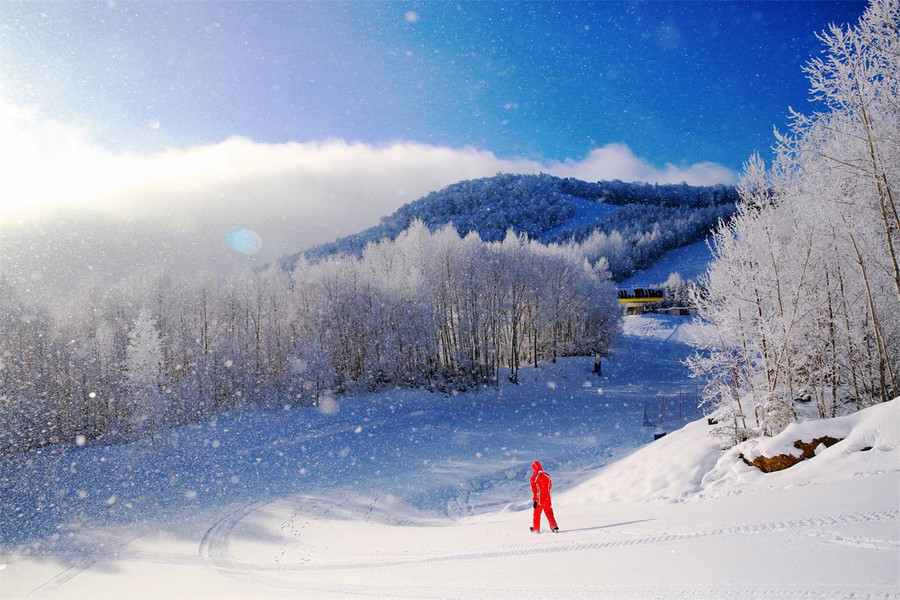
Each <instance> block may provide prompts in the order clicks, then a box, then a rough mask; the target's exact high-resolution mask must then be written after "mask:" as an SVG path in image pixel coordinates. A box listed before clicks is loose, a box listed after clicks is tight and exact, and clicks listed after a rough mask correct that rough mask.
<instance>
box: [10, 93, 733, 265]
mask: <svg viewBox="0 0 900 600" xmlns="http://www.w3.org/2000/svg"><path fill="white" fill-rule="evenodd" d="M0 140H3V143H2V144H0V164H3V165H4V171H5V175H4V178H3V180H2V181H0V274H2V273H3V272H17V271H18V272H21V271H23V270H24V271H27V272H30V273H39V272H40V271H39V270H38V268H37V266H38V265H40V266H41V267H42V268H43V269H44V272H45V273H46V275H45V277H53V276H55V275H54V273H56V272H57V271H58V272H60V273H67V274H71V273H72V272H73V270H72V269H71V268H69V267H67V266H66V265H69V263H71V262H72V261H77V265H78V268H79V269H81V268H87V267H91V268H92V270H94V271H99V272H101V273H104V272H110V273H113V274H118V273H120V272H122V271H124V270H130V269H133V268H135V267H136V266H140V265H148V264H155V263H177V264H181V265H184V266H185V268H186V270H188V271H191V270H195V269H197V268H209V269H220V268H228V267H229V266H230V265H233V264H234V263H235V262H237V261H240V262H241V263H246V262H247V261H248V260H255V261H271V260H274V259H276V258H278V257H279V256H281V255H283V254H285V253H289V252H296V251H298V250H301V249H303V248H306V247H309V246H311V245H315V244H317V243H321V242H325V241H329V240H332V239H334V238H335V237H337V236H341V235H346V234H349V233H353V232H355V231H358V230H360V229H362V228H365V227H368V226H370V225H373V224H375V223H377V222H378V219H379V218H380V217H382V216H384V215H387V214H389V213H391V212H393V211H394V210H396V209H397V208H398V207H399V206H401V205H402V204H404V203H406V202H410V201H412V200H415V199H416V198H418V197H420V196H422V195H424V194H426V193H428V192H430V191H433V190H436V189H440V188H441V187H444V186H446V185H448V184H450V183H453V182H456V181H459V180H462V179H471V178H477V177H485V176H490V175H493V174H495V173H498V172H514V173H537V172H541V171H543V172H545V173H551V174H555V175H560V176H573V177H578V178H580V179H585V180H589V181H596V180H600V179H621V180H623V181H648V182H660V183H662V182H681V181H686V182H688V183H693V184H710V183H715V182H733V181H734V180H735V178H736V176H735V173H734V172H733V171H731V170H729V169H727V168H725V167H722V166H721V165H717V164H714V163H699V164H695V165H690V166H687V167H684V168H680V167H676V166H674V165H665V166H664V167H663V168H657V167H654V166H653V165H651V164H650V163H648V162H647V161H645V160H643V159H641V158H639V157H637V156H635V155H634V153H633V152H632V151H631V150H630V149H629V148H628V147H627V146H625V145H623V144H609V145H607V146H604V147H602V148H597V149H594V150H593V151H592V152H591V153H590V154H589V155H588V156H587V158H585V159H584V160H566V161H563V162H545V163H542V162H538V161H533V160H528V159H524V158H511V159H504V158H500V157H497V156H496V155H494V154H493V153H492V152H489V151H485V150H478V149H475V148H470V147H466V148H448V147H443V146H434V145H429V144H422V143H416V142H395V143H391V144H388V145H384V146H374V145H370V144H364V143H352V142H347V141H344V140H339V139H332V140H325V141H319V142H306V143H284V144H265V143H258V142H254V141H251V140H248V139H246V138H241V137H232V138H229V139H226V140H224V141H222V142H219V143H216V144H209V145H202V146H193V147H188V148H173V149H169V150H166V151H162V152H156V153H150V154H129V153H116V152H111V151H109V150H107V149H104V148H102V147H99V146H97V145H95V144H93V143H91V141H90V139H89V132H88V131H87V130H86V129H84V128H79V127H73V126H69V125H64V124H61V123H58V122H55V121H52V120H49V119H44V118H41V117H39V116H38V115H37V114H36V113H34V112H32V111H28V110H23V109H20V108H17V107H14V106H11V105H9V104H5V103H4V102H3V101H2V100H0ZM236 227H245V228H247V229H250V230H253V231H254V232H256V233H257V234H258V235H259V236H260V238H261V242H262V246H261V251H260V252H259V253H258V254H256V255H254V256H252V257H251V258H250V259H248V258H247V257H245V256H240V255H237V254H236V253H234V252H232V251H231V250H229V249H228V246H227V245H226V243H225V238H226V235H227V234H228V232H229V231H231V230H232V229H234V228H236ZM57 263H58V264H57ZM48 265H51V266H48ZM52 265H57V267H56V268H53V267H52ZM75 271H76V272H77V271H78V269H75Z"/></svg>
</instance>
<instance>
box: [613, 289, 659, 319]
mask: <svg viewBox="0 0 900 600" xmlns="http://www.w3.org/2000/svg"><path fill="white" fill-rule="evenodd" d="M616 292H617V293H618V295H619V304H620V305H621V306H622V308H623V309H625V314H629V315H631V314H640V313H642V312H644V307H645V306H647V305H649V304H656V303H659V302H662V301H664V300H665V299H666V296H665V293H664V292H663V290H662V288H642V287H633V288H620V289H617V290H616Z"/></svg>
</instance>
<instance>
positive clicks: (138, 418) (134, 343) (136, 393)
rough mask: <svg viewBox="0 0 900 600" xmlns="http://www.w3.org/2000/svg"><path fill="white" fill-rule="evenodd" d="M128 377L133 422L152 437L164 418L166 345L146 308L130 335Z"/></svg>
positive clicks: (126, 364) (127, 385) (129, 407)
mask: <svg viewBox="0 0 900 600" xmlns="http://www.w3.org/2000/svg"><path fill="white" fill-rule="evenodd" d="M125 377H126V389H127V392H128V413H129V414H128V416H129V418H130V421H131V423H132V424H133V425H135V426H136V427H137V428H138V429H139V430H145V431H147V432H148V433H149V434H150V437H151V439H152V438H153V437H154V435H155V432H156V431H157V430H158V428H159V425H160V423H162V422H163V420H164V411H165V403H164V395H165V391H164V388H163V345H162V341H161V340H160V335H159V330H158V329H157V326H156V323H155V322H154V319H153V317H152V316H151V314H150V311H149V310H147V309H146V308H145V309H142V310H141V311H140V313H139V314H138V316H137V319H136V320H135V322H134V326H133V327H132V328H131V331H130V332H129V334H128V346H127V347H126V348H125Z"/></svg>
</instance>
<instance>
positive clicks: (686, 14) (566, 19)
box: [0, 0, 864, 170]
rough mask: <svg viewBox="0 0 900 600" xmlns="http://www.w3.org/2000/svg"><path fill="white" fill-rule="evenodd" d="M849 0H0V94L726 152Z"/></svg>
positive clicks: (130, 119) (255, 119)
mask: <svg viewBox="0 0 900 600" xmlns="http://www.w3.org/2000/svg"><path fill="white" fill-rule="evenodd" d="M863 8H864V4H863V3H860V2H750V3H747V2H715V3H704V2H632V3H618V2H603V3H596V4H591V3H579V2H564V3H549V2H538V3H518V2H484V3H459V4H457V3H453V2H378V3H365V2H349V3H340V2H324V3H313V4H308V3H299V4H298V3H288V2H256V3H251V4H248V3H241V2H220V3H213V2H180V3H166V2H140V3H134V2H122V1H118V0H116V1H114V2H109V3H108V4H107V3H99V4H88V3H81V2H69V3H34V2H26V3H10V2H6V3H3V4H0V53H2V54H0V57H2V61H0V96H2V97H3V98H5V99H6V100H7V101H9V102H13V103H15V104H17V105H25V106H30V107H33V108H36V109H38V110H39V111H40V112H41V114H43V115H46V116H48V117H51V118H54V119H59V120H61V121H63V122H68V123H73V122H74V123H86V124H87V125H88V126H89V127H90V129H91V131H92V136H93V138H94V139H95V140H97V141H98V142H99V143H102V144H104V145H105V146H106V147H110V148H119V149H129V150H147V149H153V148H162V147H165V146H169V145H175V146H186V145H195V144H209V143H215V142H219V141H221V140H223V139H225V138H227V137H228V136H231V135H241V136H246V137H248V138H250V139H252V140H255V141H258V142H266V143H277V142H286V141H300V142H305V141H312V140H324V139H328V138H340V139H343V140H348V141H362V142H366V143H371V144H386V143H390V142H393V141H397V140H405V141H416V142H423V143H427V144H433V145H438V146H449V147H454V148H458V147H461V146H467V145H471V146H474V147H476V148H479V149H483V150H488V151H491V152H493V153H495V154H496V155H497V156H499V157H514V156H515V157H524V158H529V159H534V160H563V159H566V158H572V159H575V160H580V159H582V158H584V157H585V156H586V155H587V154H588V153H589V152H590V151H591V150H592V149H593V148H597V147H601V146H604V145H606V144H609V143H612V142H621V143H624V144H626V145H627V146H628V147H629V148H630V149H631V150H632V151H633V152H634V153H635V154H636V155H637V156H640V157H642V158H644V159H646V160H648V161H649V162H651V163H652V164H656V165H662V164H664V163H665V162H671V163H674V164H676V165H683V164H690V163H695V162H699V161H712V162H716V163H719V164H721V165H724V166H726V167H729V168H731V169H735V170H737V169H739V168H740V165H741V163H742V161H743V160H745V159H746V157H747V156H748V155H749V154H750V153H751V152H752V151H754V150H759V151H761V152H763V153H764V154H767V153H768V148H769V147H770V146H771V144H772V135H771V133H772V126H773V125H783V124H784V115H785V113H786V112H787V107H788V106H789V105H792V106H794V107H795V108H798V109H801V110H805V109H806V108H807V97H808V93H807V83H806V80H805V79H804V77H803V74H802V71H801V67H802V65H803V63H804V62H805V61H806V60H807V59H808V58H809V57H810V56H811V55H813V54H814V53H816V52H818V49H819V48H818V44H817V42H816V39H815V36H814V32H815V31H819V30H821V29H823V28H824V27H825V26H826V25H827V24H828V23H829V22H838V23H846V22H853V21H855V20H856V19H857V17H858V16H859V14H860V13H861V12H862V10H863Z"/></svg>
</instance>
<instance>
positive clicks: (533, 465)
mask: <svg viewBox="0 0 900 600" xmlns="http://www.w3.org/2000/svg"><path fill="white" fill-rule="evenodd" d="M531 470H532V471H534V472H535V473H537V472H538V471H543V470H544V467H542V466H541V462H540V461H538V460H536V461H534V462H533V463H531Z"/></svg>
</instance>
